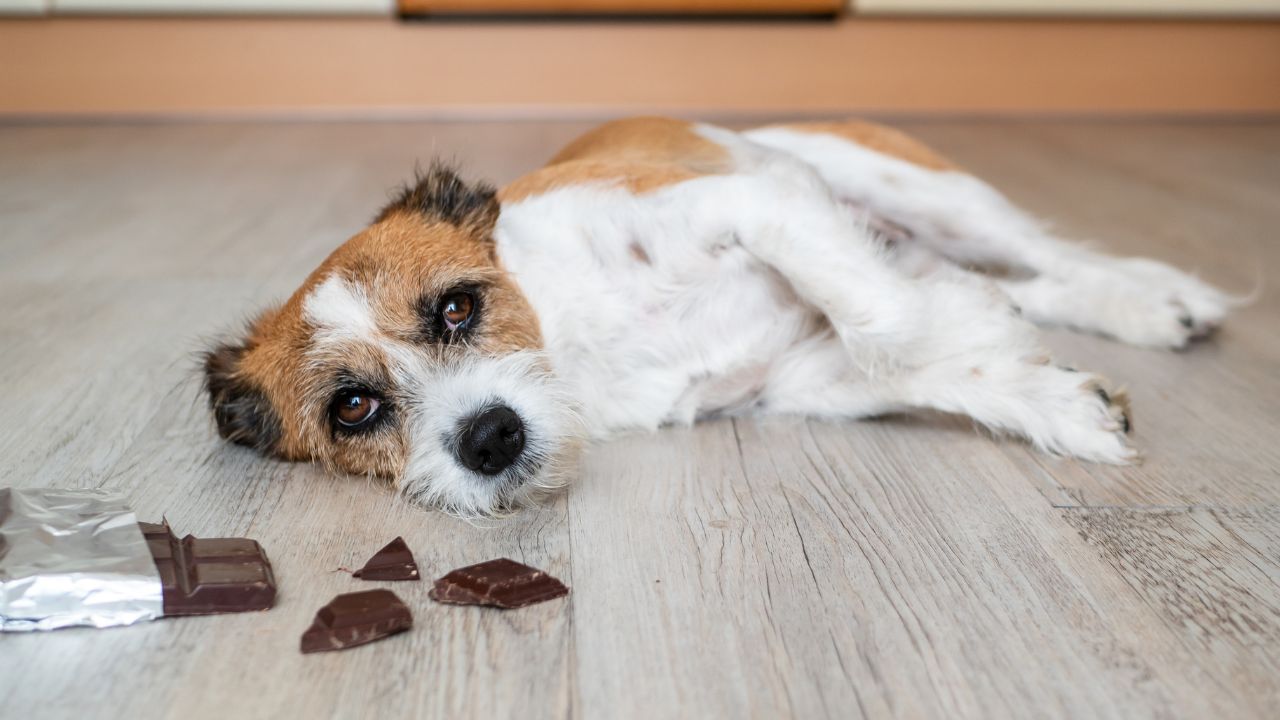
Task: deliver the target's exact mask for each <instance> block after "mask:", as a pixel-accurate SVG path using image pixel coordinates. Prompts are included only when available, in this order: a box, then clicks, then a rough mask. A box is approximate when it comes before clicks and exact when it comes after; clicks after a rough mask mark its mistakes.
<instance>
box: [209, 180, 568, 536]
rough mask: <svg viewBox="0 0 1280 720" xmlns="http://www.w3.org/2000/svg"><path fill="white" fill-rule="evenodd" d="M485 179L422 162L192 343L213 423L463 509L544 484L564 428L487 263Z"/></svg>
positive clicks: (234, 434) (522, 329)
mask: <svg viewBox="0 0 1280 720" xmlns="http://www.w3.org/2000/svg"><path fill="white" fill-rule="evenodd" d="M497 219H498V202H497V200H496V198H495V195H494V191H493V189H492V188H489V187H487V186H474V185H468V184H466V183H464V182H462V181H461V180H460V179H459V178H458V176H457V175H456V174H454V173H453V172H452V171H451V170H449V169H447V168H444V167H441V166H434V167H432V169H431V170H430V171H428V172H427V173H426V174H424V175H421V176H419V178H418V179H417V181H416V182H415V183H413V184H412V185H411V186H409V187H407V188H405V189H404V191H403V192H402V193H400V195H399V196H398V197H397V198H396V199H395V200H394V201H393V202H392V203H391V204H390V205H388V206H387V207H386V208H384V209H383V210H382V212H381V213H380V214H379V215H378V217H377V218H376V219H375V221H374V222H373V224H372V225H371V226H370V227H368V228H367V229H366V230H364V231H363V232H361V233H360V234H358V235H356V236H355V237H353V238H351V239H350V240H348V241H347V242H346V243H345V244H343V245H342V246H341V247H340V248H338V249H337V250H336V251H335V252H334V253H333V254H332V255H330V256H329V257H328V258H327V259H326V260H325V261H324V262H323V263H322V264H321V265H320V267H319V268H317V269H316V271H315V272H313V273H312V274H311V275H310V277H308V278H307V280H306V282H304V283H303V285H302V287H300V288H299V289H298V290H297V291H296V292H295V293H294V294H293V296H292V297H290V298H289V300H288V301H287V302H286V303H285V304H284V305H282V306H280V307H278V308H275V309H272V310H268V311H267V312H265V313H264V314H262V315H261V316H260V317H259V318H258V319H257V320H255V321H254V322H253V323H252V324H251V325H250V327H249V330H248V333H247V335H246V337H244V338H243V339H241V340H239V341H236V342H232V343H226V344H222V345H219V346H217V347H215V348H214V349H212V350H210V351H208V352H207V353H206V354H205V384H206V387H207V389H208V392H209V404H210V408H211V409H212V410H213V415H214V418H215V420H216V422H217V426H218V431H219V433H220V434H221V435H222V437H224V438H226V439H227V440H230V441H232V442H235V443H239V444H242V445H248V446H251V447H254V448H256V449H257V450H259V451H261V452H263V453H266V454H270V455H275V456H278V457H281V458H285V459H289V460H316V461H320V462H323V463H325V464H327V465H329V466H331V467H335V468H338V469H341V470H345V471H347V472H350V473H355V474H361V475H376V476H382V477H388V478H393V479H394V480H395V481H396V483H397V484H398V486H399V487H400V489H401V490H402V491H404V492H405V493H406V494H407V495H409V496H411V497H413V498H414V499H417V500H419V501H422V502H426V503H429V504H434V505H438V506H440V507H442V508H444V509H446V510H449V511H451V512H454V513H456V514H459V515H464V516H481V515H492V514H496V513H501V512H503V511H505V510H507V509H509V508H512V507H515V506H518V505H520V504H522V502H524V501H526V500H529V499H532V498H534V497H536V496H538V495H539V494H541V493H542V492H544V491H546V490H549V489H551V488H553V487H555V486H557V485H558V484H559V482H560V477H561V474H562V473H561V471H562V469H563V468H564V467H566V465H567V463H568V462H569V461H570V460H571V459H572V457H571V456H572V453H573V451H574V449H575V447H576V441H575V437H576V435H577V432H576V427H575V423H574V412H573V408H572V407H571V404H570V401H569V399H568V398H567V397H566V395H565V394H564V393H563V392H562V391H561V390H560V389H559V385H558V383H557V381H556V379H555V377H554V376H553V374H552V371H551V368H550V367H549V365H548V363H547V360H546V358H545V357H544V356H543V354H542V353H541V347H542V338H541V333H540V330H539V325H538V318H537V317H536V316H535V315H534V312H533V309H532V308H531V307H530V306H529V303H528V302H527V301H526V299H525V298H524V296H523V295H522V294H521V292H520V289H519V288H518V287H517V286H516V284H515V283H514V282H513V281H512V279H511V278H510V276H509V275H508V274H507V273H506V272H505V271H504V270H503V269H502V267H501V266H500V264H499V262H498V258H497V255H496V251H495V247H494V240H493V231H494V226H495V223H496V222H497Z"/></svg>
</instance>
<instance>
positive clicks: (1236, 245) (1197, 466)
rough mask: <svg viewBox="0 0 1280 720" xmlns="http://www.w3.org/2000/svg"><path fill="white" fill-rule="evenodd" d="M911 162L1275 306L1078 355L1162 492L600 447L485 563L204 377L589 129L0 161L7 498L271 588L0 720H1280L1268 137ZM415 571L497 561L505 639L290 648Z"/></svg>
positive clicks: (1021, 150) (108, 131)
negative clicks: (252, 543)
mask: <svg viewBox="0 0 1280 720" xmlns="http://www.w3.org/2000/svg"><path fill="white" fill-rule="evenodd" d="M904 126H905V127H908V128H909V129H911V130H914V131H915V132H917V133H918V134H919V135H920V136H922V137H924V138H925V139H927V140H928V141H930V142H932V143H933V144H935V145H936V146H937V147H939V148H940V149H942V150H943V151H945V152H946V153H949V154H951V155H952V156H953V157H955V158H956V159H958V160H959V161H960V162H962V163H963V164H965V165H967V166H969V167H970V168H972V169H973V170H975V171H978V172H979V173H981V174H983V175H985V176H986V177H987V178H989V179H991V180H992V181H994V182H995V183H996V184H997V185H998V186H999V187H1001V188H1003V189H1004V190H1006V191H1007V192H1008V193H1009V194H1010V195H1012V196H1013V198H1014V199H1016V200H1017V201H1019V202H1021V203H1023V204H1024V205H1026V206H1028V207H1030V208H1031V209H1033V210H1035V211H1037V212H1039V213H1041V214H1043V215H1044V216H1046V217H1048V218H1050V219H1051V220H1053V221H1054V222H1055V223H1056V225H1057V226H1058V227H1059V229H1061V230H1062V231H1064V232H1066V233H1069V234H1072V235H1075V236H1079V237H1083V238H1095V239H1098V240H1099V241H1102V242H1105V243H1106V244H1107V245H1108V246H1110V247H1112V248H1114V249H1116V250H1118V251H1121V252H1125V253H1142V254H1148V255H1153V256H1157V257H1160V258H1163V259H1166V260H1169V261H1172V262H1175V263H1177V264H1179V265H1182V266H1185V267H1190V268H1197V269H1199V270H1200V271H1201V272H1202V273H1203V275H1204V276H1205V277H1207V278H1208V279H1210V280H1212V281H1214V282H1216V283H1219V284H1221V285H1222V286H1224V287H1227V288H1229V289H1231V290H1233V291H1238V292H1242V293H1243V292H1248V291H1249V290H1251V289H1253V288H1254V287H1255V286H1256V285H1257V284H1259V283H1264V284H1265V286H1266V287H1265V288H1264V290H1263V293H1262V295H1261V297H1260V299H1259V300H1258V301H1257V302H1255V303H1254V304H1253V305H1252V306H1250V307H1248V308H1246V309H1244V310H1241V311H1240V312H1239V313H1238V315H1236V316H1234V317H1233V318H1232V319H1231V321H1230V323H1229V324H1228V326H1227V327H1226V328H1225V330H1224V331H1223V332H1222V333H1221V334H1220V336H1219V337H1218V338H1217V340H1216V341H1215V342H1212V343H1209V344H1204V345H1200V346H1197V347H1195V348H1193V349H1191V350H1190V351H1188V352H1185V353H1178V354H1172V353H1161V352H1153V351H1146V350H1136V349H1131V348H1126V347H1120V346H1117V345H1114V344H1111V343H1108V342H1105V341H1103V340H1098V339H1094V338H1084V337H1077V336H1073V335H1070V334H1066V333H1053V334H1051V337H1050V343H1051V344H1052V346H1053V347H1054V348H1055V349H1056V350H1057V352H1058V354H1059V355H1060V356H1061V357H1062V358H1063V359H1066V360H1069V361H1071V362H1075V363H1077V364H1079V365H1081V366H1086V367H1090V368H1094V369H1097V370H1099V371H1101V372H1103V373H1104V374H1107V375H1109V376H1111V377H1113V378H1117V379H1120V380H1123V381H1127V382H1128V384H1129V387H1130V389H1131V392H1132V395H1133V400H1134V408H1135V422H1136V442H1137V443H1138V445H1140V446H1141V447H1142V448H1143V449H1144V450H1145V451H1146V453H1147V456H1148V458H1147V460H1146V462H1145V463H1144V464H1143V465H1141V466H1138V467H1131V468H1124V469H1116V468H1109V467H1099V466H1093V465H1086V464H1080V463H1076V462H1071V461H1065V460H1056V459H1051V458H1047V457H1044V456H1042V455H1038V454H1036V453H1034V452H1031V451H1029V450H1028V449H1026V448H1025V447H1023V446H1022V445H1020V444H1018V443H1016V442H1012V441H993V440H992V439H990V438H988V437H986V436H984V435H983V434H982V433H980V432H977V431H975V430H974V429H973V428H972V427H970V426H969V425H968V424H967V423H965V422H961V421H958V420H948V419H937V418H933V419H894V420H885V421H879V422H866V423H840V424H834V423H826V422H806V421H804V420H798V419H773V420H767V421H765V420H761V421H756V420H751V419H744V420H736V421H724V422H714V423H709V424H706V425H702V426H699V427H697V428H694V429H692V430H687V429H674V430H669V431H666V432H663V433H660V434H658V435H654V436H636V437H631V438H627V439H623V440H621V441H619V442H614V443H611V444H608V445H604V446H599V447H596V448H594V449H592V451H591V452H590V453H589V456H588V457H587V459H586V461H585V465H584V467H583V468H582V476H581V479H580V480H579V481H578V482H577V484H576V485H574V486H573V488H572V489H571V490H570V491H569V492H568V493H567V494H566V495H564V496H562V497H560V498H559V499H558V500H557V501H556V502H554V503H552V504H551V505H550V506H548V507H546V508H545V509H543V510H538V511H530V512H526V513H524V514H522V515H520V516H517V517H516V518H514V519H512V520H510V521H507V522H504V523H501V524H494V525H492V526H489V527H473V526H470V525H467V524H464V523H462V522H459V521H456V520H453V519H450V518H448V517H444V516H442V515H440V514H439V513H434V512H428V511H423V510H420V509H418V508H415V507H411V506H409V505H407V504H406V503H404V502H403V501H401V500H400V499H398V498H397V497H396V496H394V495H393V494H392V493H390V492H389V491H388V490H386V489H385V488H383V487H380V486H378V485H376V484H372V483H370V482H367V481H363V480H353V479H349V478H341V477H327V476H325V475H324V474H323V473H321V472H320V471H318V470H317V469H315V468H312V467H308V466H301V465H287V464H280V463H275V462H269V461H265V460H261V459H259V458H257V457H255V456H253V455H251V454H250V453H248V452H246V451H244V450H241V449H238V448H232V447H227V446H225V445H223V444H222V443H220V442H219V441H218V440H217V439H216V437H215V434H214V432H213V429H212V427H211V423H210V421H209V419H208V417H207V415H206V412H205V410H204V408H203V406H202V398H200V397H199V396H198V394H197V382H196V380H195V373H194V369H195V366H196V360H195V358H194V353H195V352H196V351H197V350H198V349H200V348H201V347H202V346H203V345H204V343H205V342H206V341H207V340H208V339H209V338H211V337H214V336H216V335H217V334H218V333H219V332H221V331H224V330H227V329H230V328H234V327H236V325H237V323H238V322H239V321H240V320H241V319H242V318H244V317H245V316H246V315H248V314H249V313H251V312H252V311H253V310H254V309H255V308H257V307H259V306H260V305H262V304H264V303H266V302H268V301H271V300H272V299H277V298H281V297H282V296H284V295H285V294H287V293H288V292H289V291H290V290H292V288H293V287H294V286H295V285H296V284H297V283H298V282H299V280H300V279H301V278H302V277H303V276H304V275H305V274H306V273H307V272H308V271H309V270H310V269H311V268H312V267H313V266H314V265H316V264H317V263H318V262H319V261H320V259H321V258H322V257H323V256H324V255H325V254H326V253H327V252H328V251H329V250H330V249H331V248H333V247H334V246H335V245H337V244H338V243H339V242H340V241H342V240H343V239H344V238H345V237H346V236H347V235H349V234H350V233H352V232H354V231H356V230H357V229H358V228H360V227H361V224H362V223H363V222H365V221H367V220H368V219H369V218H370V217H371V215H372V213H373V212H374V210H375V209H376V208H377V207H378V206H379V204H380V203H381V202H382V201H383V200H384V199H385V197H386V191H387V189H388V188H389V187H390V186H392V185H394V184H395V183H397V182H399V181H400V180H402V179H403V178H404V177H405V176H406V175H408V174H409V173H410V172H411V170H412V166H413V162H414V160H415V159H426V158H428V157H430V156H431V155H433V154H440V155H444V156H446V157H455V158H457V159H458V160H460V161H463V162H464V164H465V165H467V166H468V167H470V168H472V169H473V170H474V171H475V172H476V173H477V174H479V175H482V176H486V177H489V178H491V179H493V180H495V181H505V180H508V179H510V178H512V177H514V176H515V175H516V174H517V173H519V172H520V171H522V170H524V169H526V168H529V167H530V166H532V165H534V164H535V163H538V162H540V161H541V160H542V159H544V158H545V157H546V156H548V155H549V154H550V153H551V152H552V151H553V149H554V148H555V147H556V146H557V144H558V143H560V142H562V141H564V140H566V139H567V138H568V137H570V136H571V135H572V134H573V133H575V132H576V131H578V130H580V129H581V126H580V125H575V124H570V123H564V124H447V125H446V124H369V125H324V124H304V125H250V124H240V125H209V126H202V125H154V124H153V125H138V126H96V127H75V126H60V127H17V126H9V127H0V367H2V368H3V376H2V378H3V379H0V397H3V398H4V401H5V402H4V408H5V410H4V412H0V458H3V460H4V462H3V464H0V486H5V485H17V486H44V485H52V486H62V487H106V488H113V489H116V490H119V491H121V492H124V493H126V494H128V496H129V497H131V498H132V500H133V504H134V506H135V507H136V508H137V510H138V513H139V515H140V516H141V517H143V518H146V519H152V520H154V519H159V518H160V517H161V516H162V515H163V516H165V517H167V518H168V519H169V521H170V522H171V523H172V524H173V525H174V526H175V527H176V528H177V529H178V530H179V531H180V532H192V533H195V534H198V535H204V536H218V535H247V536H251V537H254V538H257V539H259V540H260V541H262V543H263V544H264V545H265V547H266V548H267V550H268V552H269V553H270V556H271V559H272V561H273V563H274V565H275V567H276V571H277V576H278V578H279V580H280V602H279V605H278V606H277V607H276V608H275V609H273V610H271V611H270V612H268V613H265V614H248V615H239V616H220V617H207V618H189V619H178V620H167V621H160V622H155V623H151V624H148V625H145V626H140V627H131V628H122V629H113V630H101V631H94V630H67V631H60V632H56V633H49V634H39V635H34V634H33V635H23V636H15V635H6V636H0V698H3V701H2V702H3V709H2V710H0V715H4V716H5V717H10V718H15V719H16V718H54V717H57V718H62V717H66V718H80V717H94V718H105V717H120V718H126V717H129V718H132V717H165V716H170V717H184V718H185V717H198V718H204V717H207V718H228V717H234V718H276V717H302V718H311V717H369V718H395V717H452V716H455V715H460V716H466V717H479V718H505V717H533V718H541V717H565V716H571V717H584V718H606V717H608V718H612V717H632V718H651V717H659V718H662V717H670V718H676V717H682V718H704V717H705V718H710V717H725V718H742V717H762V718H765V717H779V716H793V717H801V718H815V717H835V718H849V717H859V716H872V717H903V718H914V717H937V718H955V717H972V718H989V717H1029V716H1035V717H1089V718H1095V717H1114V718H1142V717H1185V718H1205V717H1214V718H1233V719H1234V718H1246V717H1256V718H1263V717H1272V718H1274V717H1275V716H1276V712H1277V708H1280V335H1278V331H1280V293H1277V292H1276V285H1277V284H1278V283H1280V270H1278V268H1280V235H1278V234H1277V228H1278V227H1280V123H1271V124H1266V123H1253V124H1218V125H1213V124H1190V123H1188V124H1129V123H1093V124H1091V123H1086V122H1062V123H1050V122H1018V123H1014V122H1009V123H998V122H954V123H953V122H927V123H905V124H904ZM396 535H403V536H404V537H405V538H406V539H407V540H408V542H409V544H410V546H411V547H412V548H413V550H414V552H415V553H416V554H417V556H418V559H419V563H420V564H421V565H422V567H423V571H424V574H425V575H427V576H432V577H434V576H436V575H439V574H442V573H443V572H445V571H446V570H448V569H450V568H453V567H455V566H458V565H461V564H466V563H471V562H476V561H480V560H485V559H489V558H492V557H497V556H510V557H513V558H516V559H519V560H523V561H526V562H529V563H531V564H534V565H537V566H539V567H542V568H545V569H547V570H549V571H551V572H552V573H554V574H556V575H558V576H560V577H562V578H563V579H564V580H565V581H566V582H567V583H568V584H570V585H571V586H572V588H573V593H572V595H571V596H570V598H569V599H568V600H567V601H557V602H551V603H547V604H543V605H539V606H535V607H531V608H527V609H524V610H519V611H514V612H505V613H504V612H499V611H493V610H485V609H475V608H446V607H442V606H439V605H436V604H434V603H432V602H431V601H429V600H428V599H427V589H428V586H429V583H416V584H409V583H401V584H397V585H395V587H394V589H395V590H396V592H398V593H400V594H401V596H402V597H403V598H404V599H405V600H406V601H407V602H408V604H409V605H410V606H411V608H412V609H413V612H414V614H415V617H416V627H415V628H414V629H413V631H412V632H410V633H408V634H407V635H402V636H399V637H396V638H394V639H391V640H388V641H385V642H382V643H378V644H376V645H370V646H366V647H363V648H359V649H355V650H351V651H348V652H343V653H328V654H323V655H312V656H305V657H304V656H302V655H301V654H299V652H298V640H299V636H300V634H301V633H302V631H303V629H305V628H306V626H307V625H308V624H309V622H310V620H311V617H312V616H313V614H314V612H315V611H316V609H317V608H318V607H320V606H321V605H322V604H324V603H325V602H327V601H328V600H329V599H330V598H331V597H332V596H333V595H334V594H335V593H340V592H346V591H352V590H356V589H362V588H366V587H368V585H367V584H362V583H360V582H359V581H353V580H352V579H351V578H350V577H349V576H347V575H345V574H343V573H340V572H334V569H335V568H337V567H339V566H351V565H353V564H355V563H360V562H362V561H363V560H364V559H365V558H366V557H367V556H368V555H370V554H371V553H372V552H373V551H374V550H375V549H377V548H378V547H379V546H381V545H382V544H383V543H385V542H387V541H388V540H390V539H391V538H393V537H395V536H396Z"/></svg>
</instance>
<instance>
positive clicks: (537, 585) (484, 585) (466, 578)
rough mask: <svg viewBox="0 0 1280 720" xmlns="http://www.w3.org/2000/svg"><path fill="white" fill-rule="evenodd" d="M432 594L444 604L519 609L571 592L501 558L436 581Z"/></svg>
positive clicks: (454, 572)
mask: <svg viewBox="0 0 1280 720" xmlns="http://www.w3.org/2000/svg"><path fill="white" fill-rule="evenodd" d="M429 594H430V596H431V599H432V600H435V601H436V602H442V603H454V604H457V605H492V606H494V607H500V608H518V607H524V606H525V605H532V604H534V603H540V602H542V601H544V600H551V599H553V598H558V597H563V596H565V595H568V594H569V588H567V587H565V586H564V583H562V582H560V581H559V580H557V579H555V578H553V577H551V576H550V575H548V574H546V573H544V572H542V571H541V570H538V569H537V568H531V567H529V566H528V565H521V564H520V563H518V562H516V561H514V560H508V559H506V558H501V559H499V560H490V561H489V562H482V563H480V564H479V565H471V566H469V567H464V568H458V569H457V570H454V571H453V572H451V573H449V574H448V575H445V576H444V577H442V578H440V579H439V580H436V584H435V587H433V588H431V592H430V593H429Z"/></svg>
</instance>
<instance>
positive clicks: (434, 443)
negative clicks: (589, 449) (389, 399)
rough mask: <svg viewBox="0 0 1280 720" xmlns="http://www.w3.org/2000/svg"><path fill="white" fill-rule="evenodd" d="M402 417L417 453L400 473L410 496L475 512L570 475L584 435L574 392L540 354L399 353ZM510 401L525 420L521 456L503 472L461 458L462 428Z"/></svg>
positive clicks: (519, 499)
mask: <svg viewBox="0 0 1280 720" xmlns="http://www.w3.org/2000/svg"><path fill="white" fill-rule="evenodd" d="M395 355H396V359H395V361H394V365H395V374H396V381H397V385H398V387H399V394H400V395H401V396H402V397H404V398H405V399H404V400H403V401H401V403H400V406H399V410H400V412H401V413H402V414H403V416H404V417H403V419H402V422H405V423H407V426H408V428H409V434H408V438H409V457H408V462H407V463H406V466H405V471H404V473H403V475H402V476H401V478H400V481H399V482H400V489H401V491H402V492H404V494H405V495H407V496H409V497H410V498H413V499H414V500H417V501H419V502H422V503H424V504H428V505H435V506H439V507H442V508H444V509H446V510H448V511H450V512H452V513H454V514H456V515H459V516H461V517H467V518H475V517H480V516H487V515H494V514H496V513H499V512H502V511H505V510H507V509H510V508H512V507H515V506H517V505H521V504H523V503H524V502H525V501H526V500H527V499H530V498H533V497H536V496H538V495H539V494H540V493H542V492H545V491H549V490H552V489H555V488H556V487H559V486H560V485H561V484H562V483H563V482H564V471H565V469H566V467H567V466H568V465H570V464H571V463H572V461H573V460H574V459H575V457H574V453H575V450H576V438H577V437H579V436H580V435H581V431H580V429H579V427H578V418H577V415H576V413H575V412H574V401H573V398H572V397H570V396H569V395H567V394H566V393H565V392H564V391H563V389H562V388H561V387H560V384H559V382H558V381H557V380H556V379H555V377H554V376H553V375H552V374H551V373H550V372H548V371H547V370H546V367H545V363H544V361H543V358H542V357H541V355H540V354H539V353H534V352H518V353H512V354H509V355H504V356H501V357H494V358H476V357H468V358H466V359H461V358H459V359H455V360H452V361H445V362H440V361H439V360H437V359H434V358H430V357H428V356H424V355H423V354H421V353H418V352H399V353H396V354H395ZM496 405H505V406H507V407H509V408H511V409H512V410H514V411H515V412H516V414H517V415H519V416H520V418H521V420H522V421H523V422H524V428H525V446H524V452H523V453H522V454H521V456H520V459H519V460H518V461H517V462H516V463H515V464H513V465H512V466H511V467H510V468H507V469H506V470H504V471H503V472H502V473H500V474H499V475H497V476H483V475H480V474H478V473H475V472H472V471H470V470H468V469H466V468H464V467H463V466H462V465H461V464H459V462H458V460H457V458H456V455H455V454H454V450H455V448H456V443H457V437H458V434H459V428H460V427H461V426H462V424H463V423H464V422H465V421H466V420H467V418H471V417H474V416H475V415H478V414H479V413H480V412H482V411H483V410H485V409H486V408H489V407H493V406H496Z"/></svg>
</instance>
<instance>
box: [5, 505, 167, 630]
mask: <svg viewBox="0 0 1280 720" xmlns="http://www.w3.org/2000/svg"><path fill="white" fill-rule="evenodd" d="M163 613H164V593H163V586H162V585H161V584H160V573H159V571H157V570H156V565H155V561H154V560H152V558H151V552H150V551H149V550H148V549H147V542H146V540H145V539H144V538H143V537H142V531H141V530H140V529H139V528H138V520H137V518H135V517H134V515H133V511H132V510H130V509H129V506H128V505H127V504H126V502H125V499H124V497H122V496H120V495H117V494H115V493H112V492H107V491H103V490H49V489H17V488H0V630H4V631H24V630H54V629H57V628H63V627H74V626H92V627H100V628H101V627H111V626H114V625H131V624H133V623H136V622H141V621H144V620H154V619H156V618H158V617H160V616H161V615H162V614H163Z"/></svg>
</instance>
